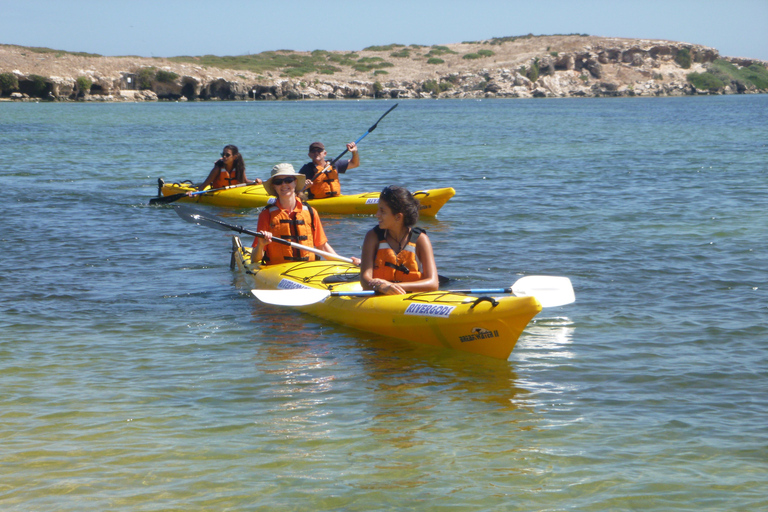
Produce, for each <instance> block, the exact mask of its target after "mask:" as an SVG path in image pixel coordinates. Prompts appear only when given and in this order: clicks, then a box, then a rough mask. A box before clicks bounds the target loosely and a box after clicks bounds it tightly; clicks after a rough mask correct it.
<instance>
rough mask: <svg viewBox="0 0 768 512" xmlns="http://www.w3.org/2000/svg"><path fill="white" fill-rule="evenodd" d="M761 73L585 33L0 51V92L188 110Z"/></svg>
mask: <svg viewBox="0 0 768 512" xmlns="http://www.w3.org/2000/svg"><path fill="white" fill-rule="evenodd" d="M766 66H768V63H766V62H765V61H759V60H754V59H745V58H730V57H720V55H719V52H718V51H717V50H716V49H714V48H709V47H705V46H702V45H691V44H688V43H675V42H672V41H648V40H633V39H621V38H601V37H597V36H589V35H586V34H571V35H565V36H534V35H533V34H528V35H522V36H509V37H494V38H492V39H488V40H481V41H465V42H463V43H456V44H451V45H450V46H446V45H430V46H424V45H417V44H410V45H405V44H400V43H391V44H386V45H377V46H368V47H366V48H363V49H362V50H356V51H345V52H340V51H327V50H314V51H311V52H306V51H294V50H289V49H283V50H275V51H267V52H262V53H259V54H247V55H239V56H223V57H222V56H214V55H203V56H179V57H170V58H159V57H151V58H150V57H102V56H99V55H97V54H87V53H82V52H65V51H57V50H52V49H49V48H28V47H19V46H13V45H0V95H1V96H3V97H4V98H10V99H14V100H22V101H24V100H30V99H33V98H38V99H40V98H42V99H48V100H67V99H69V100H85V101H114V100H122V99H125V100H129V99H136V100H143V101H154V100H158V99H159V100H179V101H186V100H193V101H194V100H208V99H248V98H252V99H335V98H366V97H368V98H373V97H375V98H378V97H389V98H430V97H432V98H436V97H440V98H465V97H488V98H492V97H500V98H510V97H511V98H530V97H569V96H580V97H596V96H666V95H691V94H744V93H756V92H763V93H764V92H768V70H767V69H766ZM20 69H21V70H23V71H19V70H20ZM378 80H381V81H378ZM374 84H375V85H374Z"/></svg>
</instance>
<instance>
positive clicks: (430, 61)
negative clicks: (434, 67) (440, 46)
mask: <svg viewBox="0 0 768 512" xmlns="http://www.w3.org/2000/svg"><path fill="white" fill-rule="evenodd" d="M444 63H445V61H444V60H443V59H438V58H437V57H431V58H429V59H427V64H444Z"/></svg>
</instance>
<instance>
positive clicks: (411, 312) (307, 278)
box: [233, 237, 541, 360]
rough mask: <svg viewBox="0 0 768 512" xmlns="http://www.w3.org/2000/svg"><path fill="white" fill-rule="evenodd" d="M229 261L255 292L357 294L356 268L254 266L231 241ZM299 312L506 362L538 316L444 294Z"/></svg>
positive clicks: (334, 303)
mask: <svg viewBox="0 0 768 512" xmlns="http://www.w3.org/2000/svg"><path fill="white" fill-rule="evenodd" d="M233 258H234V262H235V264H236V266H237V268H238V269H239V270H240V271H241V272H243V273H244V274H245V276H246V278H247V279H248V280H249V284H252V285H253V287H254V288H257V289H301V288H310V289H324V290H334V291H355V290H360V289H362V288H361V285H360V282H359V268H357V267H355V266H354V265H351V264H348V263H341V262H334V261H312V262H298V263H283V264H278V265H269V266H261V265H258V264H257V265H252V264H251V261H250V258H251V248H250V247H243V246H242V244H241V242H240V239H239V238H238V237H233ZM293 309H299V310H300V311H303V312H305V313H309V314H311V315H313V316H316V317H319V318H323V319H326V320H329V321H332V322H335V323H338V324H341V325H345V326H348V327H352V328H355V329H359V330H361V331H366V332H371V333H375V334H378V335H381V336H384V337H391V338H398V339H404V340H408V341H413V342H417V343H424V344H428V345H432V346H436V347H443V348H450V349H454V350H460V351H464V352H471V353H475V354H480V355H484V356H489V357H493V358H497V359H505V360H506V359H507V358H508V357H509V355H510V354H511V353H512V350H513V349H514V347H515V344H516V343H517V339H518V338H519V336H520V334H521V333H522V332H523V329H525V327H526V325H528V322H530V320H531V319H532V318H533V317H534V316H535V315H536V314H538V313H539V312H540V311H541V305H540V304H539V302H538V301H537V300H536V299H535V298H533V297H514V296H509V295H504V296H499V297H477V296H471V295H467V294H464V293H453V292H448V291H435V292H420V293H407V294H405V295H374V296H365V297H351V296H331V297H328V298H326V299H325V300H323V301H320V302H318V303H315V304H310V305H307V306H299V307H296V308H293Z"/></svg>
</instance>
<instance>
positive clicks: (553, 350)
mask: <svg viewBox="0 0 768 512" xmlns="http://www.w3.org/2000/svg"><path fill="white" fill-rule="evenodd" d="M573 325H574V323H573V321H572V320H571V319H570V318H568V317H551V318H541V319H537V318H534V319H533V321H532V322H531V323H530V324H528V327H526V329H525V331H524V333H523V335H522V336H520V339H519V340H518V342H517V346H516V347H515V352H513V354H515V355H519V356H520V357H515V359H518V360H526V355H527V357H529V358H530V357H531V355H533V354H535V357H536V358H540V359H553V360H557V359H572V358H573V357H575V354H574V353H573V352H572V351H571V350H570V346H571V345H572V344H573V339H574V332H575V331H576V329H575V327H573ZM521 349H522V350H521Z"/></svg>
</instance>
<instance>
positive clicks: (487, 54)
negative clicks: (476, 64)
mask: <svg viewBox="0 0 768 512" xmlns="http://www.w3.org/2000/svg"><path fill="white" fill-rule="evenodd" d="M491 55H495V54H494V53H493V52H492V51H491V50H478V51H477V53H467V54H465V55H463V56H462V57H461V58H462V59H467V60H472V59H482V58H483V57H490V56H491Z"/></svg>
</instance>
